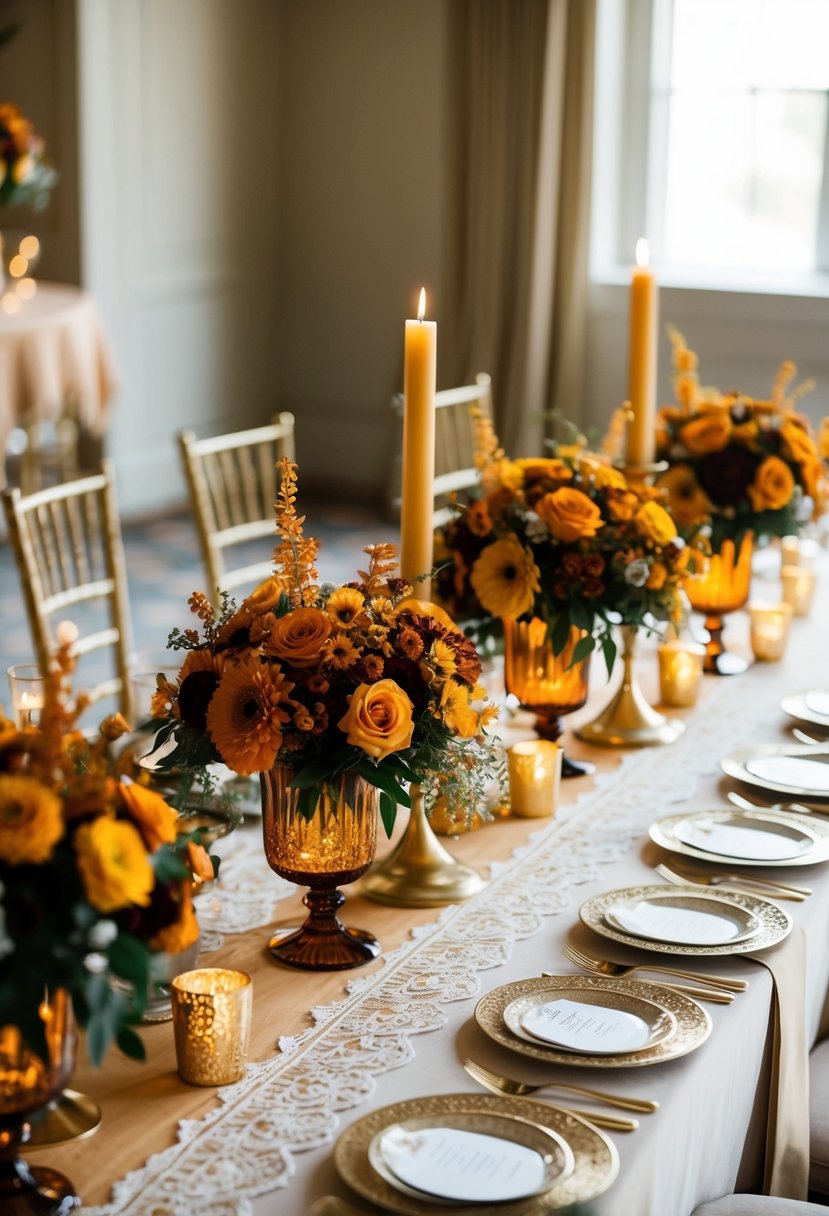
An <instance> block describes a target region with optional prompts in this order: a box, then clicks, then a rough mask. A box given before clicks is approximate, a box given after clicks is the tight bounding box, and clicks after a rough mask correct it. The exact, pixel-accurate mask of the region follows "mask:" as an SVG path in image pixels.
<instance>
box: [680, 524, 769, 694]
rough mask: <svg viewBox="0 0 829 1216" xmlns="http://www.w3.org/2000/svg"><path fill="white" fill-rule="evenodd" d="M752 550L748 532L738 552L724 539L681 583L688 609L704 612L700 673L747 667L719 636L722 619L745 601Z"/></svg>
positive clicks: (720, 673)
mask: <svg viewBox="0 0 829 1216" xmlns="http://www.w3.org/2000/svg"><path fill="white" fill-rule="evenodd" d="M753 548H754V536H753V533H751V532H744V533H743V536H742V539H741V540H740V542H739V551H738V550H737V547H736V546H735V544H734V541H733V540H731V539H730V538H729V539H726V540H724V541H723V542H722V546H721V547H720V551H719V553H712V554H711V556H710V557H709V558H708V559H707V560H706V564H705V568H704V570H703V571H702V572H701V573H700V574H696V575H693V576H692V577H691V578H689V579H688V580H687V582H686V584H685V590H686V592H687V595H688V599H689V600H690V601H691V607H692V608H694V609H696V611H697V612H704V613H705V628H706V630H707V631H708V641H707V642H706V645H705V652H706V653H705V662H704V663H703V671H707V672H709V673H713V674H715V675H718V676H735V675H739V674H740V673H741V672H743V671H745V669H746V667H748V662H747V660H746V659H744V658H743V657H742V656H741V655H738V654H733V653H732V652H731V651H728V650H726V649H725V646H724V644H723V640H722V635H723V629H724V622H723V617H724V616H726V615H727V614H728V613H729V612H736V611H737V609H738V608H742V607H743V606H744V605H745V604H746V602H747V601H748V592H749V585H750V583H751V555H752V551H753Z"/></svg>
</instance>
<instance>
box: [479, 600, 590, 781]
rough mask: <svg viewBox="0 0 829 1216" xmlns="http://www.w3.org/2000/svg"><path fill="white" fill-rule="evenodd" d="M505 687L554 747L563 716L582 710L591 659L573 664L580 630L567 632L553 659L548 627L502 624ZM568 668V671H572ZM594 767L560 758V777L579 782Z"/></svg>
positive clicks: (536, 623) (538, 622) (527, 623)
mask: <svg viewBox="0 0 829 1216" xmlns="http://www.w3.org/2000/svg"><path fill="white" fill-rule="evenodd" d="M502 624H503V628H504V683H505V685H506V690H507V692H508V693H512V695H513V696H514V697H516V698H517V699H518V701H519V702H520V704H521V706H522V707H523V708H524V709H528V710H530V711H531V712H532V713H534V714H536V715H537V718H538V721H537V722H536V730H537V731H538V734H539V735H540V736H541V738H542V739H550V740H552V741H553V742H555V741H556V740H557V739H558V738H559V736H560V735H561V732H562V730H563V729H564V728H563V725H562V721H561V719H562V717H563V716H564V715H565V714H571V713H573V712H574V710H577V709H581V707H582V706H583V705H584V704H585V702H586V701H587V677H588V668H589V665H590V656H589V655H588V656H587V658H586V659H582V660H581V662H580V663H573V651H574V649H575V647H576V645H577V643H578V641H579V640H580V639H581V638H583V637H586V634H585V632H584V630H583V629H576V628H575V627H574V628H571V630H570V636H569V638H568V639H567V645H566V646H565V647H564V650H563V651H562V652H561V654H553V647H552V643H551V641H550V637H549V631H548V629H547V626H546V624H545V623H544V621H542V620H541V619H540V618H539V617H533V618H532V620H530V621H503V622H502ZM571 664H572V666H571ZM594 768H595V765H593V764H587V763H580V762H576V761H575V760H570V759H569V758H568V757H567V756H566V755H565V756H564V757H563V758H562V767H561V775H562V777H583V776H584V775H585V774H586V773H592V772H593V769H594Z"/></svg>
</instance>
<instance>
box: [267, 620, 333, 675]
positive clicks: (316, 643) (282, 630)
mask: <svg viewBox="0 0 829 1216" xmlns="http://www.w3.org/2000/svg"><path fill="white" fill-rule="evenodd" d="M332 628H333V625H332V623H331V621H330V620H329V619H328V617H327V616H326V615H325V613H324V612H320V610H319V608H294V610H293V611H292V612H286V614H285V616H280V617H275V618H274V620H273V624H272V626H271V630H270V638H269V639H268V641H267V642H266V644H265V645H264V646H263V647H262V649H263V650H264V652H265V654H268V655H271V656H273V658H276V659H282V660H283V662H285V663H290V665H291V666H292V667H313V665H314V664H315V663H317V662H319V659H320V655H321V653H322V649H323V646H324V645H325V643H326V641H327V640H328V637H329V635H330V633H331V630H332Z"/></svg>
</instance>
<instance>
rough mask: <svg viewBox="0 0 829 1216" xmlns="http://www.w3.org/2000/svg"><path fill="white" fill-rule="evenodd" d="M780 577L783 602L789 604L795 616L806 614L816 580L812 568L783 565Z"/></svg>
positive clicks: (810, 604)
mask: <svg viewBox="0 0 829 1216" xmlns="http://www.w3.org/2000/svg"><path fill="white" fill-rule="evenodd" d="M780 579H781V582H782V583H783V600H784V602H785V603H786V604H791V606H792V608H793V609H794V614H795V616H808V615H809V610H810V609H811V607H812V596H813V595H814V593H815V583H816V582H817V576H816V575H815V572H814V570H811V569H810V568H809V567H808V566H784V567H783V569H782V570H781V571H780Z"/></svg>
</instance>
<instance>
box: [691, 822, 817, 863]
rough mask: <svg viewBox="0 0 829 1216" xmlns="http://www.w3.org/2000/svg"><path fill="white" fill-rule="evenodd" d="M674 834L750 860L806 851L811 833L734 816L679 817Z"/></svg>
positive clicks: (774, 858)
mask: <svg viewBox="0 0 829 1216" xmlns="http://www.w3.org/2000/svg"><path fill="white" fill-rule="evenodd" d="M674 835H675V836H676V838H677V840H681V841H682V842H683V844H690V845H692V846H693V847H694V848H695V849H704V850H705V851H706V852H707V853H720V854H722V856H723V857H743V858H745V859H746V860H751V861H785V860H786V859H787V858H789V857H799V856H800V855H801V853H807V852H808V851H809V849H810V848H811V847H812V844H813V841H812V838H811V836H807V835H806V833H805V832H800V831H798V829H797V828H795V827H792V828H791V829H790V828H789V827H788V825H786V824H782V823H781V824H776V823H773V822H771V821H765V823H764V821H762V820H751V819H741V818H735V817H732V818H729V819H725V820H722V819H720V820H717V819H714V818H711V819H683V820H682V821H681V822H680V823H678V824H677V825H676V827H675V828H674Z"/></svg>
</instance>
